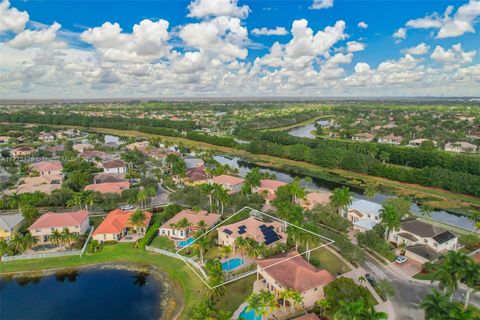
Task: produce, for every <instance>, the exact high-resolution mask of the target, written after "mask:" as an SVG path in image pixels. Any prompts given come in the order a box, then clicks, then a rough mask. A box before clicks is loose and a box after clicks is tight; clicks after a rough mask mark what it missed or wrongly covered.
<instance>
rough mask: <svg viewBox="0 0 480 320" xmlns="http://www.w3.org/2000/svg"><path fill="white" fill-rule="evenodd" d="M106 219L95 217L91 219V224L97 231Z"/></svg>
mask: <svg viewBox="0 0 480 320" xmlns="http://www.w3.org/2000/svg"><path fill="white" fill-rule="evenodd" d="M104 218H105V217H102V216H95V217H89V220H90V223H91V224H93V226H94V227H95V229H96V228H97V227H98V225H99V224H100V222H102V221H103V219H104Z"/></svg>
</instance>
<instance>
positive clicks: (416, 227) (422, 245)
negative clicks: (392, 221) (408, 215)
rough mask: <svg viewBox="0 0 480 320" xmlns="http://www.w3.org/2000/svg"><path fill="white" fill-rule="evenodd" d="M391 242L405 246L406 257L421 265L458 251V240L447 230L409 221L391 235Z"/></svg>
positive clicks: (413, 220) (404, 222)
mask: <svg viewBox="0 0 480 320" xmlns="http://www.w3.org/2000/svg"><path fill="white" fill-rule="evenodd" d="M389 241H390V242H393V243H395V244H396V245H400V244H402V243H403V244H405V245H406V248H405V251H406V254H405V255H406V256H407V257H409V258H411V259H413V260H416V261H418V262H420V263H425V262H428V261H430V260H432V259H434V258H436V257H437V256H439V255H440V254H441V253H443V252H446V251H448V250H456V249H457V243H458V238H457V236H456V235H455V234H454V233H452V232H450V231H448V230H447V229H444V228H440V227H436V226H433V225H431V224H428V223H425V222H422V221H419V220H416V219H409V220H405V221H403V222H402V223H401V226H400V229H399V230H398V231H392V232H391V233H390V237H389Z"/></svg>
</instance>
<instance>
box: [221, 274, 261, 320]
mask: <svg viewBox="0 0 480 320" xmlns="http://www.w3.org/2000/svg"><path fill="white" fill-rule="evenodd" d="M255 280H257V276H256V275H251V276H248V277H246V278H243V279H240V280H237V281H235V282H232V283H230V284H227V286H226V289H227V290H226V292H225V295H224V296H223V297H222V298H221V299H220V301H218V303H217V305H219V306H222V310H228V311H231V312H234V311H235V310H237V308H238V307H239V306H240V305H241V304H242V303H244V302H245V300H247V298H248V296H249V295H250V294H251V293H252V291H253V283H254V282H255Z"/></svg>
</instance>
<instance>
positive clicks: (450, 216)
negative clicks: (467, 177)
mask: <svg viewBox="0 0 480 320" xmlns="http://www.w3.org/2000/svg"><path fill="white" fill-rule="evenodd" d="M214 158H215V160H217V161H218V162H220V163H221V164H228V165H229V166H231V167H233V168H237V169H238V171H239V175H240V176H241V177H245V176H246V175H247V173H248V172H249V171H250V170H251V169H252V168H254V167H256V166H257V165H255V164H253V163H250V162H247V161H245V160H243V159H241V158H238V157H230V156H228V157H227V156H222V155H216V156H215V157H214ZM261 171H263V172H269V173H271V174H273V175H274V176H275V177H276V179H277V180H280V181H284V182H287V183H289V182H291V181H292V180H293V179H294V178H295V176H298V177H300V178H302V185H303V186H304V187H305V188H307V189H310V190H320V191H331V190H333V189H335V188H337V187H341V186H342V184H340V183H336V182H333V181H328V180H324V179H319V178H314V177H312V180H313V182H306V181H305V180H304V178H305V176H303V175H291V174H290V173H288V172H282V171H279V170H274V169H268V168H261ZM350 191H351V192H352V195H353V200H357V199H366V200H369V201H372V202H376V203H380V204H382V203H383V202H385V201H386V200H387V199H389V198H392V196H390V195H386V194H382V193H377V195H376V196H375V197H374V198H373V199H367V198H366V197H365V196H363V194H362V190H361V189H356V188H352V187H350ZM410 210H411V211H412V212H413V213H414V214H415V215H418V216H421V210H420V208H419V207H418V206H417V205H416V204H415V203H412V206H411V207H410ZM428 218H429V219H432V220H436V221H439V222H443V223H446V224H449V225H452V226H455V227H459V228H463V229H467V230H471V231H478V230H477V229H476V228H475V225H474V223H473V221H472V220H470V219H469V218H468V217H466V216H463V215H458V214H454V213H450V212H447V211H445V210H436V211H433V212H432V213H431V215H430V217H428Z"/></svg>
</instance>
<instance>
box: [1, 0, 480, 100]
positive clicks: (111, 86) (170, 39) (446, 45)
mask: <svg viewBox="0 0 480 320" xmlns="http://www.w3.org/2000/svg"><path fill="white" fill-rule="evenodd" d="M314 1H317V2H318V3H317V6H319V7H321V8H317V9H313V7H315V4H314ZM2 7H3V8H2V10H6V11H5V13H6V15H4V16H5V17H1V16H0V19H4V20H5V21H3V22H2V21H1V20H0V42H1V44H0V54H1V55H2V56H3V57H4V58H5V60H6V61H7V62H5V63H2V61H0V83H4V84H6V88H7V89H6V91H5V92H3V93H4V94H6V95H8V96H11V97H40V96H43V95H48V94H51V95H57V96H58V95H64V94H65V93H66V92H69V94H72V95H74V96H89V97H100V96H106V95H108V94H111V95H123V96H128V95H131V96H167V95H168V96H170V95H174V96H175V95H182V96H188V95H191V96H196V95H204V94H205V95H232V94H240V95H250V94H253V95H259V96H261V95H275V94H279V93H282V94H284V95H305V94H318V95H327V94H328V95H332V93H333V95H337V94H336V93H338V95H355V94H357V92H358V94H365V93H368V94H370V95H422V91H419V90H418V87H419V84H420V83H422V85H425V84H427V85H428V86H429V88H427V90H425V91H423V92H424V93H425V94H426V95H438V94H444V93H445V94H448V95H475V91H476V90H475V89H478V87H480V86H478V85H479V81H480V79H479V78H480V74H479V73H480V71H479V69H480V67H479V64H478V63H479V61H480V60H479V59H480V58H479V56H480V52H477V51H479V49H480V45H479V44H480V36H479V34H478V29H479V23H478V22H479V18H480V3H479V1H478V0H475V1H474V0H470V1H360V0H358V1H340V0H308V1H307V0H306V1H267V0H262V1H241V0H239V1H236V0H192V1H183V0H177V1H11V2H10V3H8V2H6V1H5V0H3V2H2ZM449 7H450V9H449V12H448V14H447V15H445V11H446V10H447V8H449ZM194 10H198V11H197V14H195V13H193V12H194ZM25 13H28V21H27V22H25V23H24V25H23V26H18V25H14V23H13V24H12V22H9V21H7V17H6V16H7V15H11V16H12V17H15V15H19V17H22V14H23V15H25ZM445 16H447V17H445ZM145 19H147V20H151V21H152V22H154V23H155V22H157V21H159V20H162V21H165V22H168V23H167V25H168V27H165V28H164V29H165V30H164V31H165V32H166V34H163V33H162V34H163V37H164V39H163V40H162V41H161V42H160V43H155V44H154V45H150V44H149V43H148V41H147V42H142V43H141V45H140V44H138V43H137V42H138V41H137V40H138V39H137V40H135V35H134V33H132V31H133V27H134V25H138V24H140V22H141V21H142V20H145ZM221 19H223V20H222V21H223V22H221V23H220V22H219V21H220V20H221ZM14 20H15V19H14ZM19 20H21V19H18V18H17V19H16V21H19ZM305 20H306V21H307V26H305V25H302V26H301V27H299V30H298V32H299V34H300V35H298V37H297V40H298V41H296V39H293V38H294V37H293V35H292V24H293V23H294V21H305ZM339 21H343V23H344V25H341V24H338V22H339ZM412 21H413V22H412ZM415 21H416V22H415ZM106 22H109V23H111V24H115V23H118V25H119V26H120V27H121V29H122V34H119V33H117V34H115V36H116V37H117V39H116V42H115V41H114V42H115V43H113V42H111V41H110V42H109V41H108V37H109V36H111V34H109V33H108V32H111V31H112V30H110V29H109V30H106V28H101V27H102V25H104V23H106ZM360 22H364V23H365V25H364V27H363V28H362V27H359V26H358V24H359V23H360ZM54 23H58V24H59V25H60V26H59V27H55V28H54V29H55V30H50V32H49V33H48V35H47V34H46V33H45V34H42V33H41V32H42V31H45V30H47V29H48V28H49V27H50V26H52V25H53V24H54ZM219 23H220V24H221V26H219ZM226 24H228V27H225V28H226V29H222V28H224V26H225V25H226ZM416 24H417V26H415V25H416ZM418 24H421V25H422V27H418ZM193 25H196V26H197V27H198V28H193V29H192V30H193V31H192V33H193V34H192V33H188V34H187V32H185V33H182V30H184V29H186V30H188V29H189V26H193ZM367 25H368V27H367ZM151 27H152V29H151V30H150V31H148V32H150V33H149V37H155V34H154V32H163V29H162V28H159V29H155V30H156V31H155V30H153V26H151ZM210 27H214V28H217V31H219V29H218V28H220V29H221V30H220V31H219V33H218V39H216V38H211V39H210V41H212V43H213V42H214V44H209V43H206V42H205V41H203V40H202V39H197V37H199V38H202V32H203V30H204V29H202V28H207V29H208V28H210ZM277 27H280V28H284V29H285V30H286V31H285V32H283V33H286V34H284V35H255V34H254V33H253V32H252V31H253V30H254V29H255V28H258V29H260V28H266V29H275V28H277ZM332 27H335V29H338V30H337V31H338V32H340V33H341V34H336V36H335V39H332V43H329V44H328V45H326V46H324V45H322V43H325V42H328V41H330V38H329V36H326V37H325V38H321V37H319V39H318V41H317V40H313V42H312V41H310V40H312V39H310V40H306V39H307V38H304V35H307V37H308V33H309V32H311V33H312V35H313V36H315V35H316V34H317V32H320V33H321V32H324V31H325V30H326V28H327V29H328V28H332ZM146 28H147V27H146ZM207 29H205V30H207ZM399 29H404V30H405V34H402V32H400V33H398V34H397V35H398V36H394V33H395V32H396V31H398V30H399ZM89 30H90V31H91V30H94V31H92V32H90V33H89ZM152 30H153V31H152ZM208 30H211V29H208ZM28 31H30V32H28ZM22 33H24V35H21V34H22ZM87 33H89V35H87ZM123 34H125V35H133V36H132V37H130V36H128V38H122V39H121V40H119V39H118V37H123ZM331 36H332V37H334V36H333V35H331ZM16 37H18V39H16V40H15V38H16ZM99 37H100V38H101V39H100V38H99ZM102 37H103V38H102ZM159 37H162V36H159ZM47 38H48V39H47ZM149 39H151V38H149ZM302 39H303V40H302ZM128 41H131V42H132V44H129V43H127V42H128ZM142 41H143V40H142ZM302 41H307V42H308V43H307V42H305V43H304V42H302ZM119 42H120V43H119ZM276 42H278V48H279V49H278V51H279V52H278V54H277V55H276V57H275V59H276V60H275V61H274V62H272V60H271V59H269V60H268V61H266V60H267V59H266V56H268V55H269V52H270V51H271V50H272V46H275V45H274V44H275V43H276ZM349 42H350V43H356V44H361V48H360V49H355V50H350V49H349V48H350V46H348V43H349ZM421 44H423V47H422V48H423V49H422V50H420V48H419V51H418V50H417V51H415V52H417V53H416V54H410V53H407V50H408V49H409V48H413V47H415V46H418V45H421ZM109 46H111V47H109ZM157 46H158V48H157ZM229 46H231V48H230V47H229ZM437 46H439V47H440V48H437ZM146 47H149V48H157V49H158V50H159V52H160V51H161V53H159V54H158V55H157V56H155V54H152V53H151V52H150V53H148V57H146V56H145V54H144V52H145V50H147V51H148V49H145V48H146ZM226 48H228V49H229V50H228V52H226V55H223V53H224V52H223V50H224V49H225V50H226ZM426 48H428V49H426ZM109 49H110V50H109ZM230 49H231V50H230ZM40 51H42V52H45V51H48V52H50V56H49V58H50V59H53V57H55V58H56V61H58V62H59V63H60V64H63V63H66V65H64V67H63V69H65V68H66V69H71V70H75V81H73V83H70V84H68V88H67V89H66V90H65V89H63V90H61V89H60V87H59V85H60V86H66V85H67V84H62V83H61V82H62V80H64V79H65V77H68V76H67V75H65V74H61V73H62V72H63V73H64V71H62V70H55V67H53V66H49V65H48V61H46V58H45V57H44V56H42V55H41V53H40ZM226 51H227V50H226ZM420 51H421V52H420ZM112 52H114V54H115V58H112V55H111V53H112ZM292 52H294V53H292ZM411 52H414V51H411ZM419 52H420V53H419ZM191 53H195V54H194V57H192V56H193V55H190V54H191ZM336 55H337V57H336V58H335V59H334V58H333V57H335V56H336ZM120 56H121V58H119V57H120ZM127 57H128V58H127ZM132 57H133V58H132ZM136 58H138V61H137V60H136ZM192 58H195V60H194V61H192ZM127 60H128V61H127ZM340 60H341V62H335V61H340ZM73 62H75V64H76V66H73V65H71V64H72V63H73ZM184 64H188V68H187V69H186V66H184ZM382 64H383V65H382ZM26 65H28V66H29V68H28V69H25V66H26ZM176 65H178V66H179V67H178V68H183V69H182V70H184V73H186V74H188V76H185V77H183V76H178V74H179V73H181V72H182V71H179V70H180V69H178V68H175V66H176ZM194 65H196V66H197V68H194V67H193V66H194ZM367 65H368V67H367ZM22 67H23V68H24V69H23V70H22ZM49 67H50V69H51V70H48V68H49ZM125 68H135V69H136V70H139V71H138V72H137V73H136V74H129V73H128V72H125V71H124V70H122V69H125ZM212 68H213V69H216V71H215V74H209V72H211V70H212ZM77 69H78V70H77ZM340 69H341V70H340ZM404 70H405V71H404ZM29 72H31V74H29V77H24V78H22V76H21V74H22V73H23V74H25V73H27V74H28V73H29ZM392 73H397V74H399V76H398V78H393V76H392ZM407 73H408V74H407ZM95 75H97V76H98V78H97V79H95ZM304 75H306V76H305V79H306V80H305V79H302V77H303V76H304ZM37 76H38V79H36V77H37ZM41 78H42V79H44V80H42V81H37V80H39V79H41ZM46 78H48V79H47V80H48V81H45V79H46ZM12 79H14V80H12ZM452 79H454V80H455V81H458V87H455V86H452ZM104 80H108V81H104ZM135 80H139V81H140V82H141V84H136V85H132V84H131V82H132V81H135ZM129 81H130V84H129V83H128V82H129ZM37 82H38V83H37ZM46 82H48V83H50V84H49V86H47V85H46ZM255 82H258V83H256V84H255ZM149 83H150V84H152V83H157V85H155V86H153V85H150V86H149V85H148V84H149ZM382 83H390V84H391V86H389V87H385V86H382ZM175 84H178V87H177V88H176V87H175ZM252 84H253V85H252ZM229 85H230V87H229ZM232 88H234V89H233V90H232ZM239 88H240V89H241V90H238V89H239ZM252 88H254V90H253V91H252ZM445 89H448V90H447V91H445ZM242 90H243V91H242ZM477 95H478V92H477Z"/></svg>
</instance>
